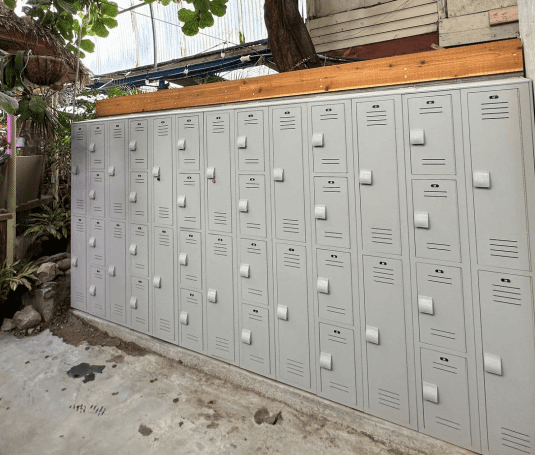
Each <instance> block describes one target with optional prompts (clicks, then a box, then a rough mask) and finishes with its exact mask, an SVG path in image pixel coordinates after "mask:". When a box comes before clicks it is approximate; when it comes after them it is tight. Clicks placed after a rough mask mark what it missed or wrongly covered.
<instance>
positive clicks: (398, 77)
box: [96, 39, 524, 117]
mask: <svg viewBox="0 0 535 455" xmlns="http://www.w3.org/2000/svg"><path fill="white" fill-rule="evenodd" d="M523 65H524V62H523V55H522V42H521V40H520V39H514V40H507V41H497V42H492V43H485V44H478V45H474V46H465V47H457V48H453V49H440V50H436V51H430V52H421V53H418V54H409V55H401V56H396V57H387V58H382V59H377V60H369V61H364V62H356V63H346V64H343V65H337V66H329V67H325V68H323V67H322V68H313V69H309V70H302V71H294V72H289V73H281V74H275V75H273V76H264V77H257V78H253V79H244V80H240V81H228V82H218V83H213V84H206V85H200V86H196V87H186V88H182V89H175V90H162V91H159V92H155V93H144V94H140V95H131V96H120V97H116V98H109V99H106V100H102V101H97V106H96V110H97V116H98V117H106V116H110V115H121V114H133V113H139V112H151V111H160V110H165V109H179V108H186V107H193V106H210V105H214V104H226V103H235V102H240V101H251V100H261V99H268V98H281V97H286V96H296V95H305V94H312V93H325V92H337V91H342V90H355V89H359V88H370V87H383V86H392V85H403V84H414V83H418V82H429V81H443V80H448V79H461V78H467V77H475V76H485V75H493V74H506V73H517V72H522V71H523V69H524V66H523Z"/></svg>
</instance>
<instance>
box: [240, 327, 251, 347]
mask: <svg viewBox="0 0 535 455" xmlns="http://www.w3.org/2000/svg"><path fill="white" fill-rule="evenodd" d="M241 342H242V343H243V344H251V343H252V342H253V340H252V333H251V331H250V330H247V329H242V331H241Z"/></svg>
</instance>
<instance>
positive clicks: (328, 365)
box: [320, 352, 333, 370]
mask: <svg viewBox="0 0 535 455" xmlns="http://www.w3.org/2000/svg"><path fill="white" fill-rule="evenodd" d="M320 368H323V369H324V370H332V369H333V356H332V355H331V354H327V353H326V352H322V353H321V354H320Z"/></svg>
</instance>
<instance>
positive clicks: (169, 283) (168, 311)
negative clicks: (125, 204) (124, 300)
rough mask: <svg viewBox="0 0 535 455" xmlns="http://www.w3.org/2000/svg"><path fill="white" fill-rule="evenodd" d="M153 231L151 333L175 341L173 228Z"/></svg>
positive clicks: (158, 228)
mask: <svg viewBox="0 0 535 455" xmlns="http://www.w3.org/2000/svg"><path fill="white" fill-rule="evenodd" d="M153 232H154V238H153V245H154V249H153V254H154V265H153V267H154V275H153V278H152V287H153V292H154V294H153V299H152V308H153V311H154V317H153V321H154V329H153V335H154V336H155V337H157V338H160V339H162V340H166V341H170V342H175V341H177V337H176V317H175V287H174V282H175V267H174V258H173V252H174V245H173V243H174V242H173V238H174V235H173V229H171V228H168V227H155V228H154V230H153Z"/></svg>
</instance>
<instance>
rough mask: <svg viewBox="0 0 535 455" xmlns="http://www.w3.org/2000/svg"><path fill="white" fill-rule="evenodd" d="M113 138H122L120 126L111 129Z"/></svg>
mask: <svg viewBox="0 0 535 455" xmlns="http://www.w3.org/2000/svg"><path fill="white" fill-rule="evenodd" d="M113 138H114V139H122V138H123V130H122V129H121V128H114V129H113Z"/></svg>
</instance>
